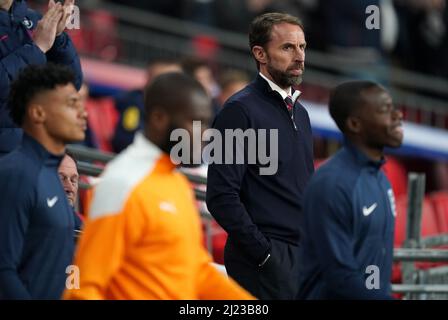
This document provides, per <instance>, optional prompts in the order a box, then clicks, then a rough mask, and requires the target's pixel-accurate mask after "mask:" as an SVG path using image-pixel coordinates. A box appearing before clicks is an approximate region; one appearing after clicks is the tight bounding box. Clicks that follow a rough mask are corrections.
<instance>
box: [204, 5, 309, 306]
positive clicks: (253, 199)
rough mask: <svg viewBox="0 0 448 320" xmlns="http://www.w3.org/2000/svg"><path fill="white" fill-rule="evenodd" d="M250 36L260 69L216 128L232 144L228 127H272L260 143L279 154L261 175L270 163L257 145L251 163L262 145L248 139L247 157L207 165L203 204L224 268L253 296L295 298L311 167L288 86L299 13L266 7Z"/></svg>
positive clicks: (298, 50) (299, 54) (300, 53)
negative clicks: (217, 235)
mask: <svg viewBox="0 0 448 320" xmlns="http://www.w3.org/2000/svg"><path fill="white" fill-rule="evenodd" d="M249 38H250V47H251V50H252V54H253V56H254V58H255V60H256V62H257V66H258V69H259V74H258V76H257V77H256V79H255V81H253V82H252V83H250V84H249V85H248V86H247V87H245V88H244V89H243V90H241V91H240V92H238V93H236V94H235V95H234V96H232V97H231V98H230V99H229V100H227V102H226V103H225V105H224V107H223V109H222V110H221V112H220V113H219V114H218V116H217V118H216V119H215V122H214V125H213V127H214V128H215V129H217V130H219V132H221V133H222V136H223V138H222V140H223V145H224V146H225V145H226V144H229V143H230V144H232V141H229V140H228V139H227V138H226V135H225V131H226V130H228V129H241V130H243V131H247V130H251V129H253V130H255V131H256V132H257V133H260V132H261V131H262V130H268V132H275V131H274V130H277V133H278V139H277V141H275V139H274V140H270V139H269V140H267V150H265V151H267V154H271V155H273V154H274V155H276V151H277V150H276V149H277V147H278V156H276V157H274V160H275V161H274V162H275V164H274V169H275V170H273V171H275V172H271V173H270V174H262V171H261V169H267V168H266V166H264V165H263V162H262V161H261V158H260V153H259V152H258V151H262V150H258V151H257V162H256V163H249V158H250V157H251V156H254V155H253V154H249V153H250V149H251V147H252V146H253V145H257V144H258V146H260V144H259V141H258V143H255V144H254V142H253V141H252V142H249V143H248V146H246V150H244V151H242V152H244V156H243V157H244V158H245V159H244V160H245V161H242V162H244V163H242V164H239V163H238V161H236V158H238V156H235V155H234V158H233V159H231V160H233V162H232V163H231V164H217V163H215V164H210V166H209V169H208V181H207V207H208V209H209V210H210V212H211V214H212V215H213V217H214V218H215V219H216V221H217V222H218V223H219V224H220V225H221V226H222V227H223V228H224V229H225V230H226V231H227V233H228V235H229V236H228V240H227V243H226V247H225V252H224V262H225V266H226V269H227V273H228V274H229V275H230V276H231V277H232V278H234V279H235V280H236V281H238V282H239V283H240V284H241V285H242V286H243V287H244V288H245V289H247V290H248V291H250V292H251V293H252V294H253V295H254V296H256V297H257V298H260V299H293V298H295V296H296V294H297V290H298V288H297V284H298V264H299V263H300V261H298V258H297V246H298V244H299V241H300V224H299V217H300V215H301V213H302V195H303V191H304V189H305V185H306V184H307V182H308V180H309V178H310V176H311V174H312V173H313V170H314V166H313V146H312V133H311V126H310V120H309V117H308V113H307V111H306V110H305V108H304V107H303V106H302V105H301V104H300V103H299V102H298V100H297V98H298V96H299V95H300V91H298V90H296V89H294V88H293V87H294V86H296V85H298V84H299V83H300V82H301V77H302V73H303V70H304V60H305V46H306V42H305V35H304V31H303V27H302V25H301V23H300V21H299V20H298V19H297V18H295V17H293V16H290V15H287V14H280V13H269V14H265V15H262V16H259V17H257V18H256V19H255V20H254V21H253V22H252V25H251V30H250V34H249ZM267 136H270V134H269V133H267ZM273 137H275V136H274V135H273ZM260 149H261V148H260ZM224 153H225V150H224V152H223V154H224ZM227 155H228V154H226V156H227ZM240 159H241V158H240ZM226 162H227V161H226ZM272 165H273V164H272V163H270V167H271V166H272Z"/></svg>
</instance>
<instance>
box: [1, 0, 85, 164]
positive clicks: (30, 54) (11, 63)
mask: <svg viewBox="0 0 448 320" xmlns="http://www.w3.org/2000/svg"><path fill="white" fill-rule="evenodd" d="M41 17H42V16H41V14H40V13H38V12H36V11H34V10H32V9H29V8H28V7H27V4H26V1H24V0H14V1H13V3H12V6H11V9H10V10H9V11H5V10H0V157H1V156H2V155H4V154H6V153H8V152H10V151H12V150H13V149H14V148H15V147H17V146H18V145H19V144H20V141H21V137H22V129H20V128H18V127H17V125H16V124H15V123H14V122H13V121H12V119H11V117H10V116H9V108H8V104H7V102H8V101H7V100H8V95H9V88H10V86H11V83H12V82H13V81H14V79H16V78H17V75H18V74H19V72H20V71H21V70H22V69H23V68H25V67H26V66H28V65H42V64H45V63H47V61H48V62H53V63H59V64H63V65H66V66H68V67H70V68H71V69H72V70H73V72H74V73H75V75H76V78H75V84H76V88H77V89H79V88H80V87H81V84H82V71H81V63H80V60H79V57H78V54H77V53H76V49H75V47H74V45H73V43H72V41H71V40H70V37H69V36H68V35H67V34H66V33H65V32H63V33H62V34H60V35H59V36H57V37H56V39H55V41H54V44H53V46H52V47H51V49H50V50H49V51H47V52H46V53H43V52H42V51H41V50H40V49H39V48H38V47H37V46H36V45H35V44H34V42H33V40H32V37H31V34H32V33H33V32H34V30H35V29H36V26H37V23H38V21H39V20H40V19H41Z"/></svg>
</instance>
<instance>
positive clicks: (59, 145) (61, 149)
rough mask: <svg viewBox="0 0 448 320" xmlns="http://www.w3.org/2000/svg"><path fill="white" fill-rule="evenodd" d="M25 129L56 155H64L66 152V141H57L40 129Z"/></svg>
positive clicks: (24, 129)
mask: <svg viewBox="0 0 448 320" xmlns="http://www.w3.org/2000/svg"><path fill="white" fill-rule="evenodd" d="M23 131H25V132H26V133H27V134H28V135H29V136H31V137H33V138H34V139H35V140H36V141H37V142H39V143H40V144H41V145H42V146H43V147H44V148H45V149H46V150H47V151H48V152H49V153H51V154H54V155H62V154H64V153H65V143H63V142H62V141H56V140H55V139H53V138H51V137H50V136H48V135H47V134H44V133H42V132H40V131H38V130H33V129H30V128H26V127H24V128H23Z"/></svg>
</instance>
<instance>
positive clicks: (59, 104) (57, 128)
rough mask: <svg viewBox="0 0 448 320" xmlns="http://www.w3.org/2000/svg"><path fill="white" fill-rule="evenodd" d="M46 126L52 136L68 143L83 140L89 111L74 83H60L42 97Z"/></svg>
mask: <svg viewBox="0 0 448 320" xmlns="http://www.w3.org/2000/svg"><path fill="white" fill-rule="evenodd" d="M41 101H43V102H41V104H42V105H43V106H44V111H45V121H44V127H45V129H46V131H47V133H48V135H49V136H50V137H52V138H53V139H54V140H56V141H60V142H63V143H64V144H66V143H71V142H77V141H83V140H84V138H85V133H84V132H85V130H86V128H87V112H86V110H85V108H84V104H83V103H82V102H81V99H80V95H79V93H78V92H77V91H76V89H75V87H74V86H73V84H71V83H70V84H67V85H59V86H56V88H55V89H54V90H51V91H48V92H46V93H45V95H44V96H43V97H42V100H41Z"/></svg>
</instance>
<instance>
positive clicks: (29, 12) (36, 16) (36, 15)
mask: <svg viewBox="0 0 448 320" xmlns="http://www.w3.org/2000/svg"><path fill="white" fill-rule="evenodd" d="M22 2H25V1H22ZM25 6H26V4H25ZM25 11H26V17H27V18H28V19H30V20H31V21H32V22H33V26H32V29H35V28H36V27H37V22H38V21H39V20H40V19H42V14H41V13H40V12H39V11H36V10H34V9H31V8H30V7H28V6H26V8H25Z"/></svg>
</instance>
